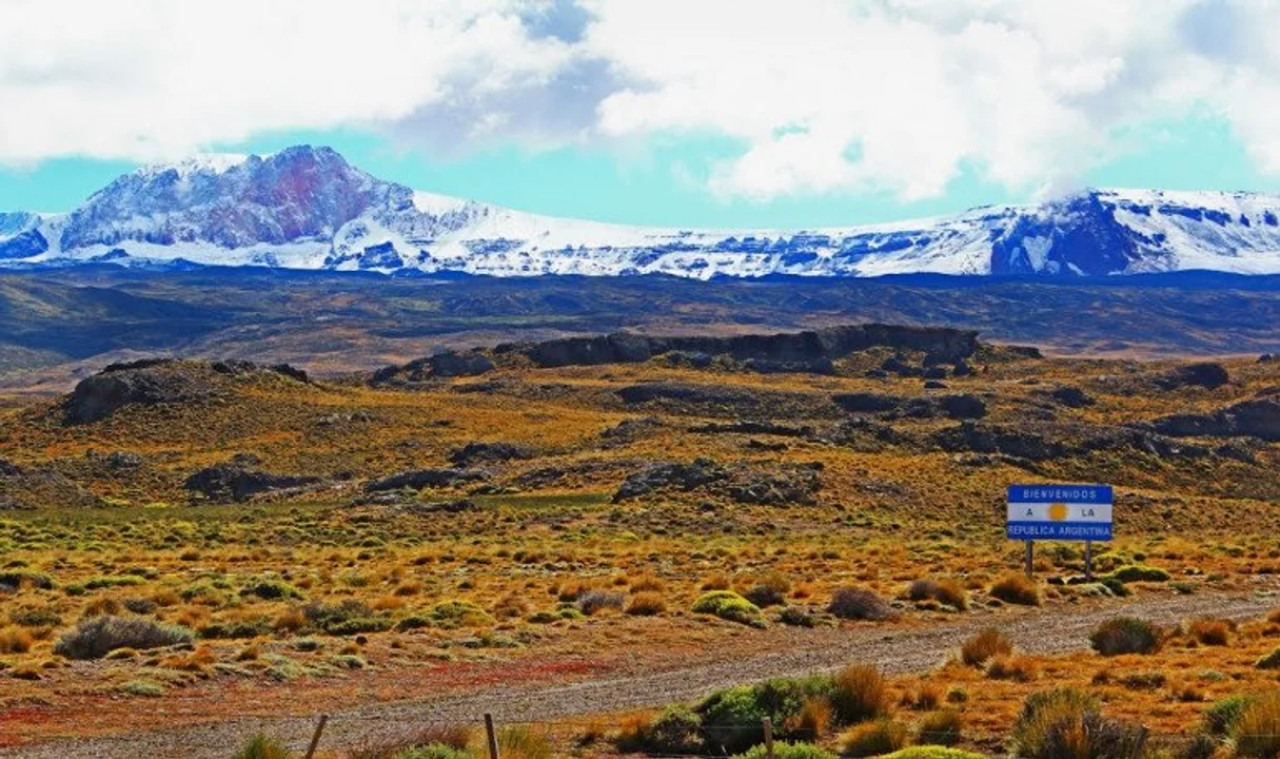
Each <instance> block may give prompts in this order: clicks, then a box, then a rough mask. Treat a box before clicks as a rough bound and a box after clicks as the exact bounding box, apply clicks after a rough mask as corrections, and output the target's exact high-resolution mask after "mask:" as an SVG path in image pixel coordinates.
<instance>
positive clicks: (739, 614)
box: [692, 590, 764, 627]
mask: <svg viewBox="0 0 1280 759" xmlns="http://www.w3.org/2000/svg"><path fill="white" fill-rule="evenodd" d="M692 611H693V613H695V614H712V615H715V616H717V617H719V618H721V619H727V620H729V621H730V622H740V623H742V624H744V625H751V626H752V627H760V626H761V625H763V624H764V619H763V618H762V617H761V616H760V607H758V606H756V605H755V604H753V603H751V602H750V601H748V600H747V599H745V598H743V597H742V596H740V595H738V594H737V593H734V592H733V591H731V590H713V591H711V592H710V593H704V594H703V595H702V596H700V597H699V598H698V600H697V601H694V602H693V607H692Z"/></svg>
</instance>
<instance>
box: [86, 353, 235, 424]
mask: <svg viewBox="0 0 1280 759" xmlns="http://www.w3.org/2000/svg"><path fill="white" fill-rule="evenodd" d="M216 394H217V388H216V387H214V385H213V384H212V383H210V382H207V381H204V380H202V379H201V378H199V377H198V376H196V372H187V371H182V370H181V369H180V368H179V367H178V366H177V364H176V362H173V361H170V360H167V359H156V360H150V361H135V362H133V363H130V364H113V365H111V366H108V367H107V368H106V369H103V370H102V371H101V372H98V373H97V374H94V375H92V376H90V377H85V378H84V379H83V380H81V381H80V382H79V383H78V384H77V385H76V387H75V389H74V390H72V391H71V394H70V395H68V396H67V397H66V398H65V399H64V401H63V403H62V410H63V421H64V423H65V424H89V423H92V422H96V421H98V420H100V419H104V418H106V417H108V416H110V415H111V414H113V413H115V412H116V411H118V410H119V409H121V408H124V407H125V406H132V405H139V406H154V405H158V404H165V403H182V402H187V401H192V400H196V399H201V398H208V397H211V396H213V395H216Z"/></svg>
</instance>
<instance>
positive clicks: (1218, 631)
mask: <svg viewBox="0 0 1280 759" xmlns="http://www.w3.org/2000/svg"><path fill="white" fill-rule="evenodd" d="M1187 634H1188V635H1190V636H1191V637H1192V638H1194V639H1195V640H1196V641H1198V642H1199V643H1200V644H1202V645H1205V646H1225V645H1227V644H1228V643H1229V642H1230V641H1231V623H1230V622H1227V621H1226V620H1223V619H1197V620H1195V621H1193V622H1191V623H1190V624H1188V625H1187Z"/></svg>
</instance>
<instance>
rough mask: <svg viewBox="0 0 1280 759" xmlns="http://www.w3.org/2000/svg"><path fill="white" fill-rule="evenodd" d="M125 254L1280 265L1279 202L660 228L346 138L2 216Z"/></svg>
mask: <svg viewBox="0 0 1280 759" xmlns="http://www.w3.org/2000/svg"><path fill="white" fill-rule="evenodd" d="M86 263H112V264H117V265H121V266H132V267H146V268H157V267H159V268H165V267H192V266H219V267H244V266H254V267H274V268H286V269H301V270H334V271H376V272H381V273H387V274H402V273H433V272H463V273H468V274H480V275H491V276H535V275H544V274H562V275H563V274H571V275H572V274H577V275H596V276H617V275H634V274H654V273H660V274H669V275H677V276H683V277H691V278H696V279H710V278H712V277H716V276H734V277H761V276H767V275H774V274H789V275H802V276H815V277H823V276H829V277H860V276H879V275H885V274H912V273H941V274H955V275H1015V276H1017V275H1040V276H1048V277H1069V276H1106V275H1113V274H1142V273H1154V272H1169V271H1181V270H1210V271H1222V272H1231V273H1238V274H1275V273H1280V196H1272V195H1262V194H1250V193H1217V192H1204V193H1189V192H1162V191H1158V190H1090V191H1086V192H1081V193H1079V194H1076V195H1073V196H1070V197H1066V198H1062V199H1058V200H1055V201H1052V202H1048V203H1044V204H1041V205H1035V206H1025V207H1016V206H1008V207H990V208H979V209H975V210H973V211H969V212H966V213H964V214H960V215H958V216H953V217H946V218H938V219H928V220H922V221H916V222H901V223H895V224H888V225H876V226H865V227H849V228H842V229H811V230H790V231H787V230H725V231H707V230H683V229H650V228H641V227H628V226H622V225H611V224H600V223H595V222H587V221H579V220H573V219H558V218H551V217H545V216H538V215H534V214H527V213H521V212H518V211H512V210H509V209H505V208H500V207H497V206H492V205H487V204H483V203H477V202H473V201H466V200H460V199H456V198H449V197H444V196H438V195H432V194H429V193H423V192H415V191H414V190H412V189H410V188H408V187H405V186H403V185H399V184H395V183H392V182H386V181H382V180H380V179H377V178H375V177H373V176H371V175H369V174H367V173H366V172H364V171H361V170H360V169H358V168H356V167H354V166H352V165H351V164H349V163H348V162H347V161H346V160H345V159H344V158H343V157H342V156H341V155H339V154H338V153H337V152H335V151H333V150H332V149H329V148H324V147H309V146H297V147H292V148H288V149H286V150H283V151H281V152H279V153H276V154H273V155H269V156H227V155H214V156H203V157H198V158H193V159H189V160H187V161H183V162H180V163H176V164H168V165H161V166H154V167H148V168H144V169H139V170H138V171H135V172H133V173H130V174H126V175H124V176H122V177H120V178H118V179H116V180H115V181H114V182H112V183H111V184H110V185H108V186H107V187H105V188H103V189H102V190H100V191H99V192H97V193H95V194H94V195H93V196H92V197H90V198H89V199H88V200H87V201H86V202H85V203H84V204H83V205H82V206H80V207H79V208H77V209H76V210H74V211H72V212H71V213H69V214H55V215H39V214H32V213H25V212H17V213H2V214H0V266H4V267H7V268H11V269H31V268H49V267H65V266H75V265H82V264H86Z"/></svg>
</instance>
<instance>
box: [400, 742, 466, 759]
mask: <svg viewBox="0 0 1280 759" xmlns="http://www.w3.org/2000/svg"><path fill="white" fill-rule="evenodd" d="M473 756H475V755H474V754H472V753H471V752H470V751H467V750H465V749H457V748H453V747H452V746H446V745H444V744H442V743H432V744H429V745H426V746H417V747H415V748H410V749H405V750H404V751H400V752H398V753H397V754H396V755H395V756H394V757H393V758H392V759H472V757H473Z"/></svg>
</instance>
